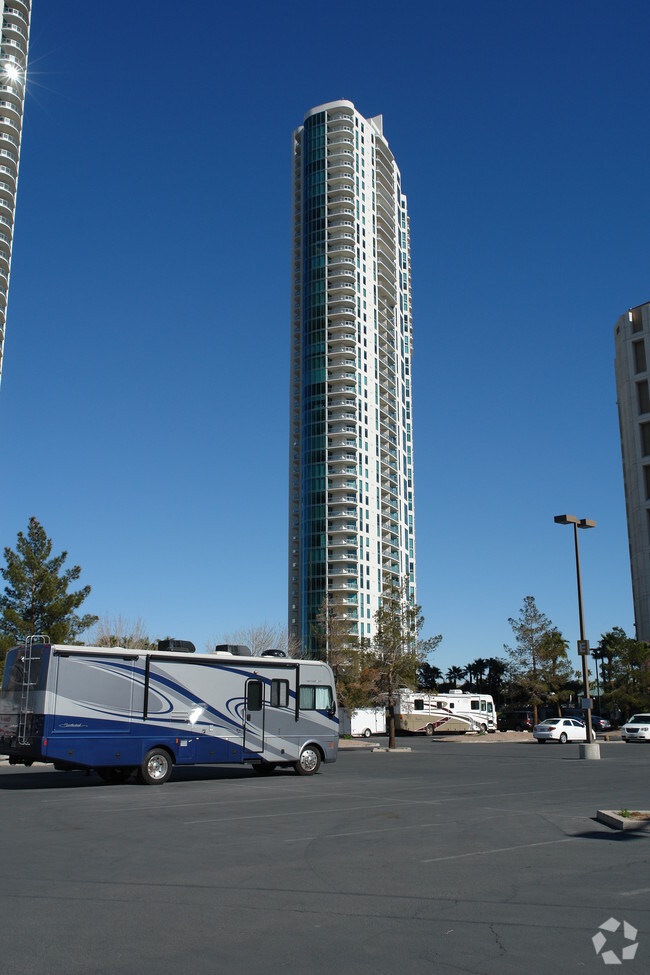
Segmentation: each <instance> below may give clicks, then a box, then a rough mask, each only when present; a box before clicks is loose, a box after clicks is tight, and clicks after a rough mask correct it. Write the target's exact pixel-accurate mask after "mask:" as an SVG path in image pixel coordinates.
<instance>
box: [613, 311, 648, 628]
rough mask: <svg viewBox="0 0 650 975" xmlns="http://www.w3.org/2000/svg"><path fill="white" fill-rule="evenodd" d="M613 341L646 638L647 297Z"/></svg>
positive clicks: (637, 610) (638, 612) (640, 621)
mask: <svg viewBox="0 0 650 975" xmlns="http://www.w3.org/2000/svg"><path fill="white" fill-rule="evenodd" d="M614 343H615V348H616V359H615V370H616V399H617V402H618V419H619V425H620V431H621V454H622V457H623V483H624V487H625V508H626V512H627V531H628V539H629V544H630V568H631V571H632V595H633V599H634V619H635V625H636V638H637V640H647V641H650V385H649V383H650V372H649V371H648V365H649V363H650V302H648V303H646V304H644V305H638V306H637V307H636V308H631V309H630V310H629V311H628V312H627V313H626V314H625V315H622V316H621V317H620V318H619V320H618V322H617V323H616V326H615V329H614Z"/></svg>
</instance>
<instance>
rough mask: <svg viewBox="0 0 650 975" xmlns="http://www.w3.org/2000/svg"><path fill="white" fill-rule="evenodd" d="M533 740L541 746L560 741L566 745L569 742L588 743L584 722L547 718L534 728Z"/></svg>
mask: <svg viewBox="0 0 650 975" xmlns="http://www.w3.org/2000/svg"><path fill="white" fill-rule="evenodd" d="M533 738H536V739H537V741H538V742H539V743H540V745H543V744H544V742H546V741H559V742H560V744H561V745H565V744H566V743H567V741H586V740H587V729H586V727H585V725H584V722H582V721H578V719H577V718H547V719H546V721H542V723H541V724H538V725H535V727H534V728H533Z"/></svg>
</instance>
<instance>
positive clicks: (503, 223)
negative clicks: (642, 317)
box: [0, 0, 650, 668]
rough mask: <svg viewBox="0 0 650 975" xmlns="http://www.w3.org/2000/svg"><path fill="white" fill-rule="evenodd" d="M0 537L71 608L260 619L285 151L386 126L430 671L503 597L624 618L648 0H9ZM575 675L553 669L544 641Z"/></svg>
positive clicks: (498, 622) (153, 630) (445, 662)
mask: <svg viewBox="0 0 650 975" xmlns="http://www.w3.org/2000/svg"><path fill="white" fill-rule="evenodd" d="M33 7H34V9H33V21H32V37H31V48H30V71H29V85H28V96H27V103H26V109H25V123H24V136H23V145H22V157H21V164H20V184H19V191H18V206H17V215H16V228H15V245H14V254H13V266H12V274H11V289H10V299H9V309H8V323H7V342H6V358H5V365H4V374H3V381H2V387H1V389H0V462H1V465H2V477H1V481H0V547H1V546H4V545H11V546H12V547H13V546H14V545H15V541H16V534H17V532H18V531H19V530H20V529H25V528H26V526H27V522H28V519H29V516H30V515H32V514H34V515H36V517H37V518H38V519H39V520H40V521H41V522H42V523H43V524H44V526H45V528H46V530H47V532H48V534H49V535H51V536H52V538H53V541H54V545H55V548H56V550H57V551H60V550H61V549H63V548H65V549H67V550H68V552H69V560H70V564H75V563H79V564H80V565H81V566H82V569H83V573H82V581H83V583H89V584H90V585H91V586H92V594H91V596H90V598H89V599H88V601H87V603H86V604H85V608H87V610H88V611H90V612H96V613H98V614H100V615H102V614H104V613H109V614H110V615H116V614H118V613H121V614H122V615H123V616H125V617H127V618H132V619H133V618H135V617H138V616H140V617H141V618H142V620H143V622H144V623H145V625H146V627H147V629H148V631H149V633H150V635H151V636H159V635H164V634H171V635H175V636H178V637H181V638H187V639H192V640H194V642H195V643H196V644H197V646H199V647H201V648H203V646H204V644H205V642H206V640H208V639H210V638H211V637H212V636H214V635H217V634H220V633H222V632H224V631H229V630H233V629H236V628H237V627H239V626H241V625H244V624H250V623H256V622H262V621H264V620H268V621H271V622H277V621H285V620H286V602H287V600H286V578H287V570H286V564H287V544H286V536H287V483H288V476H287V469H288V401H289V395H288V378H289V270H290V267H289V264H290V262H289V244H290V241H289V230H290V146H291V133H292V130H293V129H294V128H295V127H296V126H297V125H299V124H301V122H302V119H303V115H304V113H305V112H306V111H307V110H308V109H309V108H311V107H312V106H314V105H317V104H320V103H322V102H325V101H329V100H332V99H336V98H341V97H344V98H348V99H350V100H352V101H353V102H354V103H355V105H356V106H357V108H358V109H359V111H361V112H362V113H363V114H364V115H366V116H372V115H377V114H379V113H382V114H383V116H384V132H385V134H386V137H387V139H388V141H389V143H390V146H391V148H392V150H393V152H394V154H395V157H396V159H397V161H398V164H399V166H400V169H401V172H402V184H403V188H404V189H405V191H406V193H407V194H408V198H409V211H410V214H411V221H412V259H413V305H414V315H413V318H414V339H415V342H414V344H415V358H414V379H413V388H414V399H415V402H414V429H415V451H414V457H415V491H416V495H415V497H416V511H415V515H416V544H417V571H418V598H419V601H420V602H421V604H422V607H423V610H424V614H425V616H426V621H427V623H426V631H427V633H428V634H432V633H437V632H442V634H443V638H444V639H443V643H442V644H441V647H440V648H439V650H438V651H437V652H436V655H435V659H434V661H433V662H434V663H436V664H438V665H439V666H441V667H443V668H447V667H448V666H450V665H451V664H463V663H466V662H467V661H469V660H472V659H474V658H475V657H477V656H492V655H499V654H500V653H502V649H503V644H504V642H508V641H510V639H511V635H512V634H511V630H510V628H509V626H508V622H507V620H508V617H509V616H516V615H517V614H518V611H519V608H520V607H521V604H522V601H523V598H524V596H526V595H528V594H532V595H534V596H535V598H536V600H537V603H538V606H539V607H540V609H542V610H543V611H544V612H545V613H546V614H547V615H548V616H549V617H550V618H551V619H552V621H553V622H554V623H555V624H556V625H557V626H558V627H560V629H561V630H562V631H563V633H564V635H565V636H566V637H567V638H568V639H569V640H570V641H571V645H572V647H575V640H576V638H577V636H578V632H577V630H578V621H577V606H576V587H575V564H574V556H573V541H572V534H571V532H570V530H569V529H566V528H559V527H557V526H555V525H554V523H553V516H554V515H555V514H558V513H560V512H571V513H574V514H576V515H578V516H579V517H589V518H593V519H595V520H596V521H597V523H598V527H597V529H596V530H595V531H590V532H583V533H581V543H582V549H581V554H582V563H583V587H584V599H585V614H586V621H587V631H588V632H587V635H588V637H589V638H590V640H591V642H592V643H596V642H597V641H598V638H599V634H600V633H601V632H603V631H605V630H607V629H609V628H611V627H612V626H615V625H620V626H623V627H624V628H625V629H627V630H628V632H633V608H632V597H631V585H630V573H629V561H628V545H627V532H626V522H625V503H624V496H623V483H622V473H621V458H620V446H619V437H618V419H617V411H616V390H615V384H614V369H613V358H614V342H613V329H614V324H615V321H616V319H617V318H618V317H619V315H621V314H622V313H624V312H625V311H626V310H627V308H628V307H630V306H632V305H636V304H639V303H641V302H643V301H646V300H648V299H650V266H649V261H648V257H649V251H650V221H649V220H648V210H649V203H650V180H649V179H648V159H649V158H650V151H649V146H648V141H649V132H650V130H649V129H648V124H647V123H648V117H649V114H650V112H649V109H650V106H649V104H648V101H649V95H648V92H649V87H648V57H647V37H648V31H649V30H650V8H649V7H648V5H647V3H645V2H635V0H632V2H626V3H625V4H614V3H611V2H607V3H602V2H589V3H586V2H585V3H569V4H567V3H564V2H558V0H551V2H549V0H544V2H524V3H521V2H502V3H497V4H493V3H487V2H460V3H448V2H446V3H439V2H434V3H432V4H426V5H425V4H413V3H410V2H402V3H400V4H397V5H396V4H394V3H387V2H372V3H369V2H363V3H350V2H349V0H347V2H344V3H341V2H337V0H334V2H331V3H329V4H328V5H327V7H323V6H322V5H319V4H316V3H314V2H308V3H304V2H301V3H297V2H293V0H290V2H283V3H273V4H272V3H263V2H257V3H251V2H248V3H240V4H237V5H235V4H226V3H220V2H210V0H193V2H191V3H186V4H182V5H179V4H178V2H177V0H176V2H173V3H172V2H169V0H155V2H152V0H149V2H147V0H140V2H138V3H131V4H126V5H124V4H122V5H116V4H115V3H113V2H108V0H94V2H93V3H88V2H87V0H67V2H66V3H51V2H48V0H34V4H33ZM574 659H575V660H576V663H577V657H575V658H574Z"/></svg>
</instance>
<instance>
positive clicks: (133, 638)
mask: <svg viewBox="0 0 650 975" xmlns="http://www.w3.org/2000/svg"><path fill="white" fill-rule="evenodd" d="M90 639H91V642H92V645H93V646H94V647H125V648H127V649H129V650H149V649H151V648H152V646H153V644H152V641H150V640H149V636H148V634H147V631H146V630H145V627H144V623H143V622H142V620H141V619H140V617H139V616H138V618H137V619H136V620H127V619H124V617H123V616H122V614H121V613H120V614H118V615H117V616H109V615H108V613H105V614H104V615H103V616H102V618H101V619H100V620H99V621H98V622H97V624H96V625H95V628H94V629H93V630H92V631H91V635H90Z"/></svg>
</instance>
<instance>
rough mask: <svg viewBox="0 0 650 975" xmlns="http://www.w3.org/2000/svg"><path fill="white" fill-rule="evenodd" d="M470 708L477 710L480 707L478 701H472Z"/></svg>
mask: <svg viewBox="0 0 650 975" xmlns="http://www.w3.org/2000/svg"><path fill="white" fill-rule="evenodd" d="M471 708H472V711H478V710H479V708H480V704H479V702H478V701H472V703H471Z"/></svg>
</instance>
